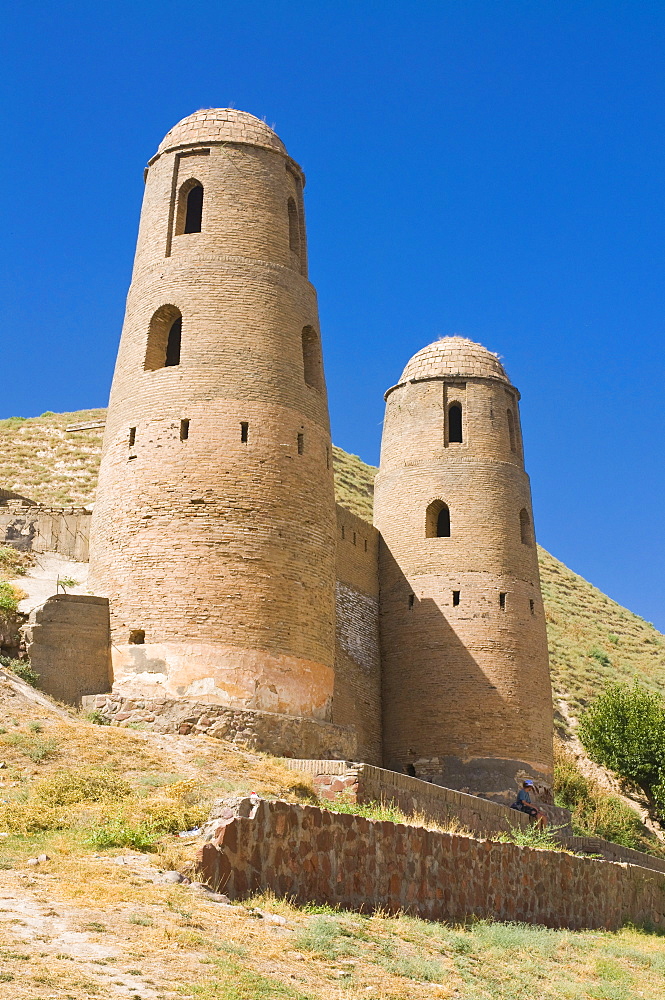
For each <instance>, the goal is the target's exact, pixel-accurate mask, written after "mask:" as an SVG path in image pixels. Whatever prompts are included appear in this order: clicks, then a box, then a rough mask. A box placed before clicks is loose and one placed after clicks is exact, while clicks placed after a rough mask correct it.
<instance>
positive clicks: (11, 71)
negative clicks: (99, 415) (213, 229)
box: [0, 0, 665, 629]
mask: <svg viewBox="0 0 665 1000" xmlns="http://www.w3.org/2000/svg"><path fill="white" fill-rule="evenodd" d="M2 34H3V38H2V41H0V54H1V55H2V67H3V72H2V75H1V78H0V109H1V110H0V115H1V117H0V121H1V124H2V135H3V139H4V143H3V154H4V155H3V157H2V174H3V192H4V197H3V199H2V208H1V209H0V212H1V216H2V225H1V227H0V246H1V252H2V259H1V260H0V300H1V303H2V306H1V308H2V318H1V324H2V325H1V329H2V348H1V349H2V354H1V355H0V356H1V357H2V367H1V369H0V372H1V374H0V417H6V416H12V415H22V416H33V415H36V414H39V413H42V412H43V411H45V410H55V411H61V410H76V409H81V408H83V407H92V406H103V405H105V404H106V401H107V398H108V390H109V385H110V380H111V375H112V370H113V363H114V359H115V351H116V347H117V342H118V337H119V333H120V328H121V325H122V317H123V309H124V299H125V295H126V292H127V286H128V282H129V277H130V269H131V263H132V256H133V251H134V242H135V238H136V230H137V225H138V217H139V211H140V204H141V197H142V188H143V184H142V170H143V166H144V164H145V162H146V160H147V159H148V158H149V157H150V156H151V155H152V154H153V153H154V151H155V149H156V147H157V144H158V142H159V140H160V139H161V137H162V136H163V134H164V133H165V132H166V131H167V130H168V129H169V128H170V127H171V126H172V125H173V124H174V123H175V122H176V121H178V120H179V119H180V118H182V117H184V116H185V115H187V114H189V113H191V112H192V111H194V110H196V109H198V108H201V107H215V106H218V107H224V106H229V105H231V106H234V107H237V108H241V109H243V110H246V111H249V112H251V113H253V114H255V115H258V116H259V117H261V118H263V117H265V119H266V120H267V121H268V123H269V124H272V125H274V127H275V128H276V129H277V131H278V133H279V134H280V136H281V137H282V139H283V140H284V141H285V143H286V144H287V147H288V149H289V151H290V152H291V154H292V155H293V156H294V157H295V159H297V160H298V161H299V162H300V163H301V164H302V166H303V167H304V169H305V171H306V174H307V177H308V183H307V189H306V206H307V222H308V234H309V255H310V277H311V279H312V281H313V282H314V284H315V285H316V287H317V289H318V293H319V302H320V315H321V325H322V333H323V339H324V351H325V360H326V375H327V381H328V389H329V394H330V405H331V417H332V423H333V437H334V440H335V442H336V443H337V444H339V445H341V446H342V447H343V448H345V449H347V450H348V451H352V452H354V453H356V454H359V455H360V456H361V457H362V458H364V459H365V460H366V461H369V462H376V461H377V460H378V450H379V442H380V435H381V420H382V415H383V399H382V394H383V392H384V390H385V389H386V388H387V387H388V386H390V385H392V384H393V383H394V382H395V381H396V380H397V378H398V376H399V374H400V372H401V370H402V368H403V366H404V364H405V362H406V361H407V359H408V358H409V357H410V356H411V355H412V354H413V353H414V352H415V351H417V350H418V349H419V348H421V347H423V346H424V345H425V344H427V343H429V342H430V341H432V340H434V339H436V338H437V337H439V336H442V335H447V334H451V333H460V334H462V335H464V336H468V337H471V338H472V339H474V340H478V341H480V342H481V343H483V344H485V345H486V346H487V347H489V348H490V349H491V350H494V351H497V352H498V353H499V354H500V355H501V356H502V357H503V359H504V362H505V364H506V367H507V369H508V372H509V374H510V376H511V378H512V379H513V381H514V383H515V384H516V385H517V387H518V388H519V389H520V391H521V392H522V397H523V399H522V422H523V427H524V436H525V448H526V459H527V466H528V470H529V472H530V474H531V479H532V485H533V493H534V509H535V518H536V530H537V534H538V537H539V540H540V542H541V543H542V544H543V545H545V547H546V548H548V549H549V550H550V551H551V552H552V553H553V554H555V555H556V556H557V557H558V558H560V559H563V561H564V562H566V563H567V564H568V565H569V566H570V567H571V568H573V569H574V570H576V571H577V572H579V573H581V574H582V575H583V576H585V577H586V578H587V579H589V580H591V581H592V582H593V583H594V584H596V585H597V586H598V587H600V588H601V589H602V590H604V591H605V592H606V593H608V594H609V595H610V596H611V597H613V598H615V599H616V600H618V601H620V602H621V603H623V604H625V605H626V606H628V607H630V608H631V609H632V610H634V611H636V612H637V613H639V614H641V615H643V616H644V617H645V618H647V619H648V620H649V621H653V622H654V623H655V624H656V625H657V626H658V627H660V628H661V629H665V607H664V602H663V578H664V572H663V566H664V565H665V529H664V527H663V521H664V519H663V502H662V496H663V493H664V491H665V471H664V463H663V453H664V449H663V439H664V437H665V419H664V416H663V388H662V387H663V375H664V371H663V329H664V326H665V291H664V290H665V282H664V280H663V278H664V265H665V204H664V199H663V190H664V181H665V68H664V67H665V5H663V4H662V3H649V2H641V0H631V2H625V3H621V2H613V0H606V2H603V3H601V2H593V0H588V2H584V0H576V2H566V0H557V2H547V0H543V2H538V3H534V2H533V0H527V2H516V0H503V2H501V3H499V2H496V0H457V2H445V0H444V2H442V0H439V2H437V3H429V2H415V0H412V2H410V3H400V2H397V3H391V4H388V3H373V2H367V3H359V2H357V3H349V2H344V0H340V2H316V0H314V2H312V0H310V2H308V3H302V2H300V3H299V2H298V0H292V2H289V3H284V2H278V0H274V2H270V3H269V2H256V3H252V2H247V3H242V2H236V3H233V4H231V3H228V2H225V0H221V2H216V3H215V2H210V0H208V2H202V3H201V2H199V3H197V2H192V3H190V4H188V5H183V4H182V3H175V2H172V0H160V3H159V4H157V3H153V2H151V0H144V2H143V3H140V4H137V3H136V2H131V3H123V2H113V0H111V2H109V3H105V4H94V3H83V2H66V0H65V2H62V3H58V4H54V3H52V2H48V3H47V2H34V3H29V2H21V0H17V2H16V3H14V4H12V5H5V8H4V11H3V33H2Z"/></svg>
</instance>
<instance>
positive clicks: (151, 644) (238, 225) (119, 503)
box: [90, 109, 335, 720]
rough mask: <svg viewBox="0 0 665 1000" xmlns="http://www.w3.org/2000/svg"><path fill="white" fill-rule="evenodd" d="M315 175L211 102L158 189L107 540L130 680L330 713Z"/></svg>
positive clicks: (111, 455)
mask: <svg viewBox="0 0 665 1000" xmlns="http://www.w3.org/2000/svg"><path fill="white" fill-rule="evenodd" d="M304 183H305V178H304V175H303V172H302V170H301V169H300V167H299V166H298V164H297V163H295V162H294V161H293V160H292V159H291V158H290V157H289V155H288V154H287V152H286V150H285V148H284V145H283V144H282V142H281V141H280V139H279V138H278V137H277V135H276V134H275V133H274V132H273V131H272V129H270V128H269V127H268V126H267V125H266V124H265V123H264V122H262V121H260V120H258V119H257V118H254V117H253V116H252V115H249V114H245V113H243V112H240V111H235V110H228V109H212V110H207V111H198V112H197V113H196V114H193V115H190V116H189V117H188V118H185V119H183V121H181V122H179V123H178V124H177V125H176V126H175V127H174V128H173V129H171V131H170V132H169V133H168V135H167V136H166V137H165V139H164V140H163V142H162V143H161V145H160V146H159V149H158V151H157V153H156V155H155V156H154V157H153V158H152V159H151V160H150V162H149V165H148V167H147V168H146V171H145V197H144V201H143V209H142V212H141V222H140V228H139V236H138V245H137V249H136V259H135V264H134V271H133V276H132V283H131V287H130V289H129V295H128V299H127V312H126V316H125V323H124V327H123V332H122V339H121V342H120V348H119V352H118V360H117V365H116V370H115V376H114V379H113V386H112V390H111V399H110V403H109V410H108V421H107V426H106V433H105V437H104V446H103V455H102V463H101V470H100V478H99V492H98V499H97V503H96V505H95V510H94V517H93V527H92V540H91V572H90V581H91V586H92V587H93V588H94V590H95V592H96V593H97V594H99V595H103V596H106V597H108V598H109V599H110V606H111V622H112V641H113V669H114V689H115V690H119V691H120V692H122V693H124V694H126V695H127V696H128V697H132V696H142V697H146V696H152V697H165V698H194V699H196V700H197V701H199V702H200V701H203V702H206V701H208V702H211V703H217V704H226V705H230V706H233V707H234V708H248V709H255V710H259V711H267V712H273V713H283V714H286V715H291V716H298V717H309V718H312V719H321V720H326V719H328V718H329V717H330V706H331V698H332V692H333V659H334V649H335V628H334V585H335V573H334V558H335V508H334V494H333V478H332V476H333V473H332V468H331V444H330V430H329V419H328V405H327V399H326V387H325V381H324V375H323V363H322V357H321V346H320V337H319V322H318V313H317V303H316V293H315V291H314V288H313V287H312V285H311V284H310V283H309V281H308V280H307V251H306V238H305V221H304V212H303V186H304Z"/></svg>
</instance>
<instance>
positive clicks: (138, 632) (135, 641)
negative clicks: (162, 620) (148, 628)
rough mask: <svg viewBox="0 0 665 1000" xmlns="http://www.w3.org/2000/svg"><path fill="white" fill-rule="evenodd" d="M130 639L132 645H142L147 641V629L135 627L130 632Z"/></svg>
mask: <svg viewBox="0 0 665 1000" xmlns="http://www.w3.org/2000/svg"><path fill="white" fill-rule="evenodd" d="M129 641H130V644H131V645H132V646H142V645H143V644H144V643H145V629H142V628H133V629H132V630H131V631H130V633H129Z"/></svg>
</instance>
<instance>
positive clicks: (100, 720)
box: [85, 708, 111, 726]
mask: <svg viewBox="0 0 665 1000" xmlns="http://www.w3.org/2000/svg"><path fill="white" fill-rule="evenodd" d="M85 718H86V719H87V720H88V722H92V723H94V725H95V726H110V725H111V720H110V719H107V718H106V716H105V715H102V713H101V712H100V711H99V709H98V708H93V710H92V712H86V714H85Z"/></svg>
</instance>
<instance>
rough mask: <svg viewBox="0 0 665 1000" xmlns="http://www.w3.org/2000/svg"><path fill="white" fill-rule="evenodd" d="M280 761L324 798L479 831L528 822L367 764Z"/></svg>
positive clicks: (484, 802) (496, 830)
mask: <svg viewBox="0 0 665 1000" xmlns="http://www.w3.org/2000/svg"><path fill="white" fill-rule="evenodd" d="M285 763H286V764H287V765H288V766H289V767H290V768H291V769H292V770H296V771H298V770H299V771H302V772H303V773H306V774H309V775H311V777H312V782H313V784H314V787H315V789H316V791H317V794H318V795H319V797H320V798H321V799H324V800H325V799H328V800H332V799H335V798H337V797H338V796H340V795H341V796H343V797H344V798H345V799H347V800H348V801H351V802H359V803H369V802H382V803H386V804H394V805H396V806H397V807H398V808H399V809H401V810H402V812H403V813H404V814H405V815H406V816H416V815H421V816H425V817H428V818H429V819H431V820H433V821H434V822H436V823H438V824H440V825H442V826H448V825H451V824H457V825H458V826H459V827H460V828H466V829H467V830H469V831H470V832H471V833H477V834H479V835H480V836H489V835H490V834H492V833H502V832H508V831H510V830H511V829H514V828H515V827H522V828H526V827H527V826H528V825H529V817H528V816H526V815H525V814H524V813H521V812H517V811H516V810H514V809H509V808H508V807H507V806H504V805H500V804H499V803H497V802H490V801H489V800H488V799H481V798H479V797H478V796H476V795H469V794H468V793H466V792H458V791H456V790H455V789H453V788H444V787H443V785H435V784H432V783H430V782H429V781H424V780H422V779H421V778H412V777H410V776H409V775H408V774H400V773H399V772H397V771H388V770H386V769H385V768H381V767H373V766H372V765H371V764H360V763H353V762H350V761H339V760H289V761H285ZM552 808H553V807H552ZM561 811H562V812H565V810H561ZM567 815H568V817H569V816H570V814H569V813H568V814H567Z"/></svg>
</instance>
